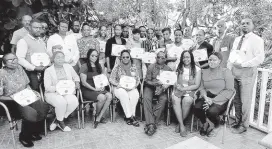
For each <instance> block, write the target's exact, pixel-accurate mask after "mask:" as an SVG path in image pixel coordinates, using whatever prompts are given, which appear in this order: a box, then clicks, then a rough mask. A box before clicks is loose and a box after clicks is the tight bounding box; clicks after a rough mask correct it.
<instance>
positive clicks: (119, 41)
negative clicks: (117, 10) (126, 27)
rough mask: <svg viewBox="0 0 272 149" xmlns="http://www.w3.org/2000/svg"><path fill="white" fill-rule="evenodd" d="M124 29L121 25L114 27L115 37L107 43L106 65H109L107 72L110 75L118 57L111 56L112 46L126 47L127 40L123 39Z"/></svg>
mask: <svg viewBox="0 0 272 149" xmlns="http://www.w3.org/2000/svg"><path fill="white" fill-rule="evenodd" d="M121 33H122V28H121V26H120V25H115V27H114V36H113V37H112V38H110V39H108V40H107V43H106V51H105V56H106V63H107V71H108V73H110V72H111V70H112V68H113V67H114V64H115V60H116V56H111V52H112V45H113V44H118V45H126V40H125V39H124V38H121Z"/></svg>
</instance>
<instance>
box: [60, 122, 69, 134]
mask: <svg viewBox="0 0 272 149" xmlns="http://www.w3.org/2000/svg"><path fill="white" fill-rule="evenodd" d="M57 126H58V127H59V129H61V130H62V131H64V132H69V131H71V128H70V127H68V126H65V124H64V122H63V121H60V122H59V123H58V124H57Z"/></svg>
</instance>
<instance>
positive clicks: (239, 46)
mask: <svg viewBox="0 0 272 149" xmlns="http://www.w3.org/2000/svg"><path fill="white" fill-rule="evenodd" d="M244 38H245V35H243V36H242V38H241V40H240V41H239V44H238V46H237V49H236V50H240V49H241V47H242V44H243V41H244Z"/></svg>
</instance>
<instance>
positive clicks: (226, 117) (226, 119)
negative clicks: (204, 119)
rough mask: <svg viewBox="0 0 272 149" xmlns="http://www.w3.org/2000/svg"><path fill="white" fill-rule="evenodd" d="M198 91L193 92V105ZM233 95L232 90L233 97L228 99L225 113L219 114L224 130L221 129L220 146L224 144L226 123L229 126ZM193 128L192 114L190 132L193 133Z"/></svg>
mask: <svg viewBox="0 0 272 149" xmlns="http://www.w3.org/2000/svg"><path fill="white" fill-rule="evenodd" d="M198 92H199V91H196V92H195V96H194V105H195V100H196V97H197V93H198ZM235 94H236V91H235V90H234V93H233V95H232V96H231V98H230V99H229V101H228V106H227V109H226V111H225V112H224V113H223V114H221V115H222V116H223V121H224V129H223V136H222V144H224V141H225V132H226V129H227V123H228V124H229V118H230V110H231V104H232V101H233V99H234V97H235ZM193 126H194V114H193V115H192V122H191V132H193ZM197 130H198V121H197Z"/></svg>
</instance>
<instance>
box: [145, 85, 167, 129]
mask: <svg viewBox="0 0 272 149" xmlns="http://www.w3.org/2000/svg"><path fill="white" fill-rule="evenodd" d="M155 90H156V88H155V87H153V86H150V85H146V87H145V88H144V98H143V104H144V114H145V120H146V124H152V123H153V124H154V123H157V122H158V121H159V120H160V117H161V114H162V112H163V110H164V108H165V104H166V102H167V94H166V92H163V93H161V94H160V95H158V96H157V97H158V103H157V104H156V105H154V106H153V104H152V101H153V96H154V93H155Z"/></svg>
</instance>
